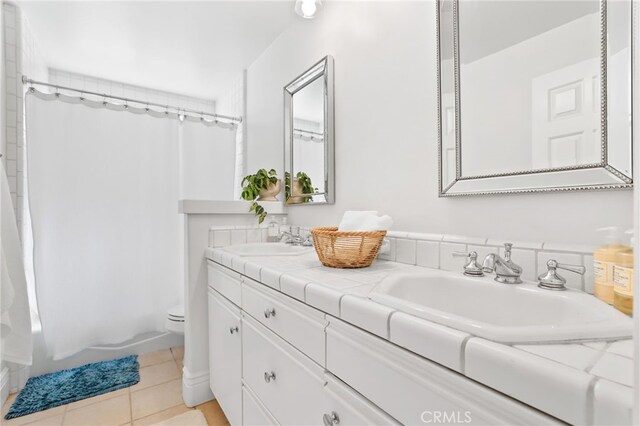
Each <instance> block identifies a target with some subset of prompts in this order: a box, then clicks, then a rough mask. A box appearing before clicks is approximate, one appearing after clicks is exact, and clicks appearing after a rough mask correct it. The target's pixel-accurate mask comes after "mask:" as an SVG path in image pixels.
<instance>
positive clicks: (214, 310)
mask: <svg viewBox="0 0 640 426" xmlns="http://www.w3.org/2000/svg"><path fill="white" fill-rule="evenodd" d="M241 332H242V328H241V322H240V310H239V309H238V308H237V307H235V306H234V305H232V304H231V303H230V302H228V301H227V300H226V299H225V298H224V297H222V296H221V295H220V294H219V293H217V292H215V291H213V290H210V291H209V385H210V386H211V390H212V391H213V395H214V396H215V397H216V399H217V400H218V402H219V403H220V407H222V410H223V411H224V414H225V415H226V416H227V419H228V420H229V423H231V424H232V425H241V424H242V370H241V368H242V352H241V348H242V346H241V344H242V340H241V337H240V333H241Z"/></svg>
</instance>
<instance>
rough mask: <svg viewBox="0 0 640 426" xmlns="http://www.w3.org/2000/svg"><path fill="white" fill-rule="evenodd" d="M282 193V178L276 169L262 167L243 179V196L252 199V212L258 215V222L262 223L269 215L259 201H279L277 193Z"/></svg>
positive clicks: (250, 208) (248, 199) (250, 209)
mask: <svg viewBox="0 0 640 426" xmlns="http://www.w3.org/2000/svg"><path fill="white" fill-rule="evenodd" d="M279 193H280V179H278V176H277V174H276V171H275V170H274V169H271V170H269V171H267V169H260V170H258V171H257V172H256V173H255V174H253V175H247V176H245V177H244V178H243V179H242V195H241V196H242V198H243V199H244V200H247V201H252V203H251V206H250V207H249V211H250V212H255V214H256V216H258V223H262V222H263V221H264V218H265V217H267V212H266V211H265V209H264V207H262V206H261V205H260V204H258V203H257V202H258V201H278V199H277V198H276V195H278V194H279Z"/></svg>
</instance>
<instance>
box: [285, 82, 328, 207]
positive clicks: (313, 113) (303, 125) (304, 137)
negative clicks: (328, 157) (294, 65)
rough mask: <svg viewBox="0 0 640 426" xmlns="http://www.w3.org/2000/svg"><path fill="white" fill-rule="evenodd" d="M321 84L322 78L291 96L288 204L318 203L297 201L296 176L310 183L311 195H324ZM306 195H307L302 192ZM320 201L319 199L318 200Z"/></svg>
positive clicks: (322, 87) (322, 89) (322, 83)
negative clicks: (306, 178) (302, 177)
mask: <svg viewBox="0 0 640 426" xmlns="http://www.w3.org/2000/svg"><path fill="white" fill-rule="evenodd" d="M324 91H325V88H324V80H323V78H322V76H320V77H318V78H316V79H315V80H313V81H312V82H311V83H309V84H308V85H306V86H305V87H304V88H302V89H300V90H299V91H297V92H296V93H295V94H294V95H293V105H292V110H293V147H292V148H293V149H292V150H293V167H294V170H293V173H292V177H293V182H292V184H291V195H292V197H291V199H290V202H291V203H296V202H305V201H310V199H313V201H318V200H320V198H321V197H322V196H314V197H300V196H299V191H300V187H301V186H300V185H299V184H298V182H297V179H298V178H297V176H298V173H304V174H306V175H307V176H308V177H309V179H311V186H312V187H313V188H314V189H315V188H317V189H316V190H315V191H314V192H321V193H322V192H324V191H325V188H324V181H325V177H324V173H325V141H324V128H325V125H324V124H325V123H324V115H325V108H324V98H325V93H324ZM306 193H308V192H306ZM319 197H320V198H319Z"/></svg>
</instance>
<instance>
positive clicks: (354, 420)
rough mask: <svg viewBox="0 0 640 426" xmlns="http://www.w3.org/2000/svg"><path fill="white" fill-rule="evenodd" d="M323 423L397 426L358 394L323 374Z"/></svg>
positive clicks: (329, 375)
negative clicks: (324, 381) (324, 382)
mask: <svg viewBox="0 0 640 426" xmlns="http://www.w3.org/2000/svg"><path fill="white" fill-rule="evenodd" d="M325 380H326V381H327V384H326V385H325V387H324V394H325V398H324V401H325V402H324V405H325V413H324V414H323V423H324V424H325V425H327V426H331V425H340V426H349V425H353V426H357V425H378V426H382V425H399V424H400V423H398V422H397V421H395V420H394V419H392V418H391V417H389V416H388V415H387V414H386V413H384V412H382V411H381V410H380V409H379V408H378V407H376V406H375V405H373V404H372V403H371V402H369V401H368V400H367V399H366V398H364V397H363V396H362V395H360V394H359V393H358V392H356V391H354V390H353V389H351V388H350V387H349V386H347V385H345V384H344V383H342V382H341V381H340V380H338V379H337V378H336V377H334V376H333V375H331V374H329V373H325Z"/></svg>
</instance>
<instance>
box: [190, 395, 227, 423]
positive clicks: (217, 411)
mask: <svg viewBox="0 0 640 426" xmlns="http://www.w3.org/2000/svg"><path fill="white" fill-rule="evenodd" d="M196 408H197V409H199V410H200V411H202V414H204V417H205V418H206V419H207V423H209V426H225V425H228V424H229V420H227V417H226V416H225V415H224V412H223V411H222V408H220V404H218V401H215V400H214V401H209V402H205V403H204V404H200V405H198V406H196Z"/></svg>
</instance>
